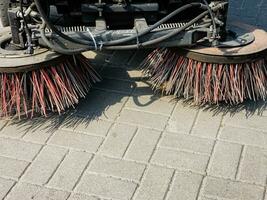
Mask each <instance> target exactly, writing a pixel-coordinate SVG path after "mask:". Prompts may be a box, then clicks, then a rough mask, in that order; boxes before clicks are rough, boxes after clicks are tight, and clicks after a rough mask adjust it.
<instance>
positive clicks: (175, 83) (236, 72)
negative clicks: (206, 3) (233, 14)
mask: <svg viewBox="0 0 267 200" xmlns="http://www.w3.org/2000/svg"><path fill="white" fill-rule="evenodd" d="M230 27H231V29H232V30H238V32H239V34H238V35H236V34H234V36H233V38H232V39H230V40H229V41H226V42H224V43H222V44H221V46H219V47H216V48H215V47H205V46H197V47H194V48H190V49H167V48H166V49H156V50H155V51H153V52H152V53H151V54H150V55H149V56H148V57H147V58H146V59H145V60H144V62H143V63H142V68H143V70H144V73H145V75H147V76H148V77H149V78H150V80H151V83H152V85H153V87H154V89H156V90H162V91H163V93H164V94H167V95H175V96H176V97H179V98H180V97H182V98H185V99H188V100H189V99H193V101H194V102H195V103H196V104H205V103H209V104H218V103H219V102H226V103H230V104H239V103H242V102H244V101H245V100H254V101H256V100H266V99H267V33H266V32H265V31H264V30H261V29H257V28H255V27H252V26H249V25H245V24H242V23H234V24H232V25H231V26H230Z"/></svg>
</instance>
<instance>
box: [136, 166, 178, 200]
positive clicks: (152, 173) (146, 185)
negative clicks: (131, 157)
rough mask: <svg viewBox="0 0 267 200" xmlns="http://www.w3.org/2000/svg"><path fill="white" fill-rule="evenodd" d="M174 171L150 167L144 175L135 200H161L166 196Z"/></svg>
mask: <svg viewBox="0 0 267 200" xmlns="http://www.w3.org/2000/svg"><path fill="white" fill-rule="evenodd" d="M173 173H174V171H173V170H171V169H166V168H160V167H154V166H150V167H149V168H148V170H147V171H146V173H145V174H144V178H143V181H142V183H141V185H140V186H139V188H138V190H137V193H136V194H137V195H136V196H135V198H134V199H135V200H161V199H163V198H164V196H165V195H166V192H167V189H168V187H169V184H170V182H171V178H172V176H173Z"/></svg>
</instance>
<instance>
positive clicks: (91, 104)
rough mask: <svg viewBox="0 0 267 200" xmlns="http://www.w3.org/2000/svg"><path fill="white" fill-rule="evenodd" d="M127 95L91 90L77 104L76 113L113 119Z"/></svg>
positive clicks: (92, 117) (88, 116)
mask: <svg viewBox="0 0 267 200" xmlns="http://www.w3.org/2000/svg"><path fill="white" fill-rule="evenodd" d="M127 99H128V97H127V96H125V95H124V94H119V93H115V92H107V91H101V90H92V91H91V92H90V93H89V94H88V95H87V98H86V99H85V100H84V101H81V102H80V104H79V105H78V106H77V111H76V114H77V115H79V116H83V117H86V118H88V119H91V120H93V119H98V118H101V119H108V120H115V119H116V118H117V117H118V115H119V113H120V111H121V109H122V108H123V106H124V104H125V102H126V101H127Z"/></svg>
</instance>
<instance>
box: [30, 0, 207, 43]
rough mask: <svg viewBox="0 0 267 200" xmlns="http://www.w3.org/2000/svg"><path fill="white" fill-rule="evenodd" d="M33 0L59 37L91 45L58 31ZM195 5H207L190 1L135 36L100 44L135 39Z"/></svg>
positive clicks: (36, 0) (38, 5)
mask: <svg viewBox="0 0 267 200" xmlns="http://www.w3.org/2000/svg"><path fill="white" fill-rule="evenodd" d="M34 1H35V4H36V7H37V9H38V11H39V12H40V14H41V16H42V17H43V19H44V21H45V22H46V24H47V25H48V27H49V28H51V29H52V31H54V32H55V33H56V34H58V35H59V36H60V37H62V38H64V39H66V40H68V41H71V42H74V43H79V44H84V45H91V43H88V41H84V40H82V41H81V40H77V39H73V38H71V37H69V36H67V35H65V34H63V33H62V32H60V31H59V30H58V29H57V28H56V27H55V26H54V25H53V24H51V23H50V21H49V19H48V18H47V16H46V14H45V12H44V10H43V9H42V6H41V4H40V1H39V0H34ZM195 6H199V7H200V8H202V9H207V6H206V5H204V4H201V3H191V4H187V5H184V6H182V7H181V8H178V9H177V10H175V11H173V12H172V13H170V14H169V15H167V16H166V17H164V18H163V19H161V20H160V21H159V22H157V23H155V24H154V25H152V26H150V27H149V28H147V29H146V30H144V31H142V32H140V33H138V34H137V35H136V36H130V37H127V38H123V39H119V40H115V41H109V42H104V43H103V44H101V45H103V46H111V45H118V44H123V43H126V42H130V41H132V40H134V39H136V38H137V37H142V36H144V35H145V34H147V33H149V32H151V31H152V30H154V29H155V28H157V27H158V26H160V25H161V24H163V23H165V22H166V21H168V20H169V19H171V18H172V17H174V16H176V15H178V14H179V13H181V12H183V11H185V10H187V9H189V8H191V7H195Z"/></svg>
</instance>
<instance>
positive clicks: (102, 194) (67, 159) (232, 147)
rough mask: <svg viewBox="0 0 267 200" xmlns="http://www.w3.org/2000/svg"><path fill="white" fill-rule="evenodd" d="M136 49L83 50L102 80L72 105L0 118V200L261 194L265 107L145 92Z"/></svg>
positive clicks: (198, 199)
mask: <svg viewBox="0 0 267 200" xmlns="http://www.w3.org/2000/svg"><path fill="white" fill-rule="evenodd" d="M145 54H146V52H143V51H140V52H122V53H118V52H109V53H102V54H98V55H96V54H94V53H89V54H88V56H89V57H90V58H91V59H93V58H94V61H93V64H94V65H95V66H96V67H97V69H98V70H100V71H101V73H102V75H103V77H104V81H103V82H102V83H101V84H98V85H96V86H95V88H94V89H93V90H92V91H91V93H90V94H89V95H88V97H87V98H86V99H85V100H83V101H82V102H81V103H80V104H79V106H78V107H77V108H76V110H71V111H70V112H68V113H66V114H65V115H63V116H60V117H58V116H51V117H50V118H49V119H43V118H36V119H33V120H22V121H1V131H0V199H5V200H30V199H35V200H65V199H68V200H97V199H103V200H108V199H109V200H110V199H116V200H118V199H121V200H122V199H134V200H163V199H164V200H267V194H266V184H267V112H266V111H265V107H266V103H265V102H261V103H258V104H255V103H254V104H253V103H248V104H244V105H241V106H238V107H227V106H218V107H216V106H210V107H203V108H201V109H198V108H197V107H194V106H191V105H189V104H188V103H184V102H182V101H178V102H177V101H175V100H173V99H172V98H171V97H162V96H161V95H160V94H156V95H153V93H152V91H151V89H150V87H149V83H148V82H147V81H146V80H145V79H144V78H142V77H141V72H140V70H139V69H138V68H137V66H138V63H139V62H140V61H141V59H142V56H144V55H145Z"/></svg>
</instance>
